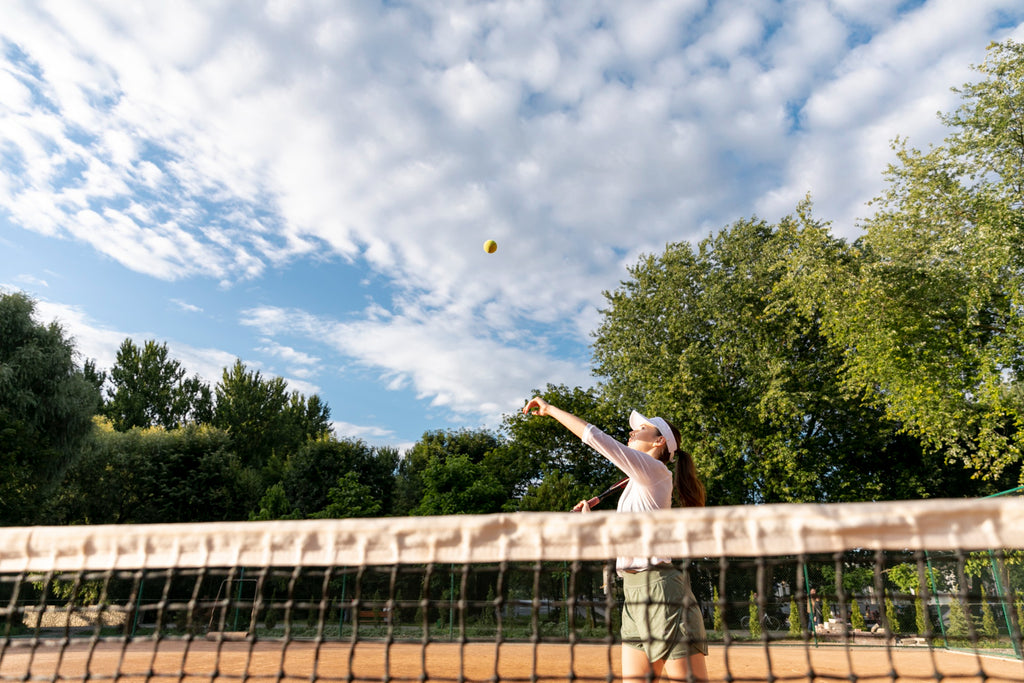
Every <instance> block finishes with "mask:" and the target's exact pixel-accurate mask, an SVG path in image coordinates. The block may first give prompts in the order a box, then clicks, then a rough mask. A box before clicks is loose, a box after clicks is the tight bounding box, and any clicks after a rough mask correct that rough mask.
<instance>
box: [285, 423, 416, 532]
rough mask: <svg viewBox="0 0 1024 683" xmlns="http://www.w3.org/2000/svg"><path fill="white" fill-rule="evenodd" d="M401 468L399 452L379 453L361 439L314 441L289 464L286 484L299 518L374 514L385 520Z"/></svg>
mask: <svg viewBox="0 0 1024 683" xmlns="http://www.w3.org/2000/svg"><path fill="white" fill-rule="evenodd" d="M397 464H398V454H397V452H396V451H395V450H394V449H380V450H375V449H373V448H371V447H370V446H368V445H367V444H366V443H364V442H363V441H360V440H358V439H352V440H350V439H335V438H333V437H329V438H322V439H316V440H312V439H311V440H309V441H307V442H306V443H305V444H304V445H303V446H301V447H299V448H298V450H297V451H296V452H295V453H294V454H293V455H291V456H290V457H288V458H287V460H286V464H285V467H284V472H283V474H282V476H281V484H282V487H283V491H284V494H285V498H286V500H287V501H288V506H289V509H290V510H292V511H295V512H296V513H298V515H299V517H300V518H307V517H367V516H371V515H367V514H366V511H367V510H370V509H372V510H374V511H375V515H379V514H385V513H387V512H388V511H390V510H391V507H392V497H393V492H394V484H395V469H396V467H397ZM360 497H362V498H363V499H362V500H360Z"/></svg>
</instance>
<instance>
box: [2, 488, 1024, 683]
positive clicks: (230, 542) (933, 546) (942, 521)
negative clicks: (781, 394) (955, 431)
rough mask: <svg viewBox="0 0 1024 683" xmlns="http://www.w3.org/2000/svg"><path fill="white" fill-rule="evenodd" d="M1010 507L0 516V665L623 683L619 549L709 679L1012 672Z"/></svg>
mask: <svg viewBox="0 0 1024 683" xmlns="http://www.w3.org/2000/svg"><path fill="white" fill-rule="evenodd" d="M1022 549H1024V499H1022V498H1021V497H1019V496H1011V497H1003V498H992V499H982V500H931V501H900V502H891V503H856V504H837V505H764V506H753V507H710V508H703V509H673V510H664V511H659V512H655V513H648V514H626V513H608V512H595V513H590V514H572V513H515V514H498V515H480V516H472V515H467V516H452V517H408V518H379V519H345V520H307V521H278V522H238V523H219V524H188V525H181V524H168V525H139V526H77V527H25V528H4V529H0V605H2V607H0V620H2V621H0V627H2V628H3V639H2V641H0V679H2V680H10V681H14V680H17V681H27V680H49V681H65V680H83V681H84V680H86V679H89V680H108V679H110V680H118V681H148V680H160V679H173V680H176V681H189V682H191V681H200V680H204V681H241V680H255V681H260V680H269V679H272V680H274V681H284V680H287V681H292V680H294V681H299V680H304V681H335V680H337V681H426V680H437V681H502V680H504V681H540V680H584V681H588V680H592V681H612V680H617V679H619V678H620V674H621V662H620V654H619V653H620V637H619V626H620V619H621V603H622V591H621V584H620V583H618V582H616V581H615V580H614V565H615V558H616V557H618V556H630V557H632V556H658V557H673V558H676V561H675V564H676V566H677V567H678V568H679V569H681V570H682V571H683V573H684V574H685V575H686V577H687V579H688V580H689V583H690V585H691V587H692V592H693V600H694V601H695V604H696V606H697V607H698V608H699V609H700V612H701V614H702V616H703V619H704V623H705V627H706V631H707V637H708V641H709V651H708V656H707V667H708V671H709V675H710V678H711V679H712V680H728V681H747V680H749V681H754V680H758V681H761V680H778V681H783V680H808V681H809V680H840V679H842V680H847V681H872V680H875V681H895V680H908V681H909V680H916V681H925V680H935V681H975V680H977V681H982V680H986V681H1003V680H1006V681H1021V680H1024V661H1022V659H1021V618H1022V611H1024V559H1022V553H1021V550H1022Z"/></svg>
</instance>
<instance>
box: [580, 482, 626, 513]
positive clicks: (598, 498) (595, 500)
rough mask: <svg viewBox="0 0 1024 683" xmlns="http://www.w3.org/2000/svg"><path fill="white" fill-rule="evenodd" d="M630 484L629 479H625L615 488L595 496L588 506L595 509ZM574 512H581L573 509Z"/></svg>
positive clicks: (609, 488)
mask: <svg viewBox="0 0 1024 683" xmlns="http://www.w3.org/2000/svg"><path fill="white" fill-rule="evenodd" d="M628 483H629V477H626V478H625V479H623V480H622V481H620V482H619V483H617V484H614V485H613V486H609V487H608V489H607V490H605V491H602V492H601V493H599V494H597V495H596V496H594V497H593V498H591V499H590V500H588V501H587V505H588V506H590V507H594V506H595V505H597V504H598V503H600V502H601V501H602V500H604V499H605V498H607V497H608V496H610V495H612V494H613V493H615V492H616V491H618V490H619V489H621V488H622V487H623V486H625V485H626V484H628ZM572 511H573V512H579V510H577V509H576V508H573V509H572Z"/></svg>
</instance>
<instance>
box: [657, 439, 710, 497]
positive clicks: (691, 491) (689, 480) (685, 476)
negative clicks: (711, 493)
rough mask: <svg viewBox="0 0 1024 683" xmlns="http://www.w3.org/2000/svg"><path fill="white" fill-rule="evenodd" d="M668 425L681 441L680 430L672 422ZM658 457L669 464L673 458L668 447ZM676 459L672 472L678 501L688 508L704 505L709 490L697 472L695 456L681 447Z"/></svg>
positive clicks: (677, 450)
mask: <svg viewBox="0 0 1024 683" xmlns="http://www.w3.org/2000/svg"><path fill="white" fill-rule="evenodd" d="M666 422H668V420H666ZM668 426H669V429H671V430H672V436H674V437H675V440H676V443H679V442H680V436H679V430H678V429H676V427H675V425H674V424H672V423H671V422H668ZM658 459H659V460H661V461H662V462H665V463H666V464H668V462H667V461H669V460H671V459H672V454H670V453H669V452H668V449H667V448H666V449H662V451H661V453H659V454H658ZM675 461H676V466H675V470H674V471H673V473H672V485H673V488H674V489H675V498H676V502H677V503H679V504H680V505H682V506H683V507H686V508H698V507H704V504H705V502H706V498H707V492H706V490H705V489H704V482H702V481H701V480H700V475H699V474H697V465H695V464H694V462H693V456H692V455H690V452H689V451H684V450H683V449H681V448H680V449H676V452H675Z"/></svg>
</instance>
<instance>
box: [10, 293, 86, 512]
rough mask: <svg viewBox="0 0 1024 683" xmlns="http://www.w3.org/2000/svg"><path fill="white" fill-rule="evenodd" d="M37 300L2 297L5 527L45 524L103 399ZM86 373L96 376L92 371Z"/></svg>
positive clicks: (58, 326) (21, 297)
mask: <svg viewBox="0 0 1024 683" xmlns="http://www.w3.org/2000/svg"><path fill="white" fill-rule="evenodd" d="M34 313H35V302H34V301H33V300H32V299H30V298H29V297H28V296H26V295H24V294H21V293H13V294H2V293H0V524H3V525H17V524H38V523H40V521H41V515H40V509H41V508H42V506H43V504H44V502H45V501H46V500H47V499H48V498H49V497H50V496H51V495H52V494H53V492H54V491H55V489H56V488H57V487H58V486H59V485H60V483H61V481H62V479H63V476H64V472H65V471H66V469H67V468H68V467H69V466H70V465H71V464H72V463H73V462H74V461H75V459H76V457H77V456H78V452H79V446H80V444H81V442H82V440H83V439H84V438H85V437H86V436H87V435H88V433H89V432H90V430H91V429H92V416H93V415H94V414H95V412H96V409H97V407H98V405H99V401H100V394H99V391H98V389H97V387H96V385H95V382H94V379H95V377H94V376H87V375H86V374H85V372H84V371H83V369H82V368H80V367H79V366H78V364H77V362H76V359H75V356H76V354H75V349H74V344H73V342H72V340H71V339H70V338H69V337H67V336H66V335H65V334H64V331H63V329H62V328H61V327H60V325H58V324H57V323H56V322H52V323H50V324H49V325H42V324H39V323H37V322H36V321H35V319H34ZM86 368H88V369H91V370H93V371H94V366H93V365H89V364H87V365H86Z"/></svg>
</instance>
